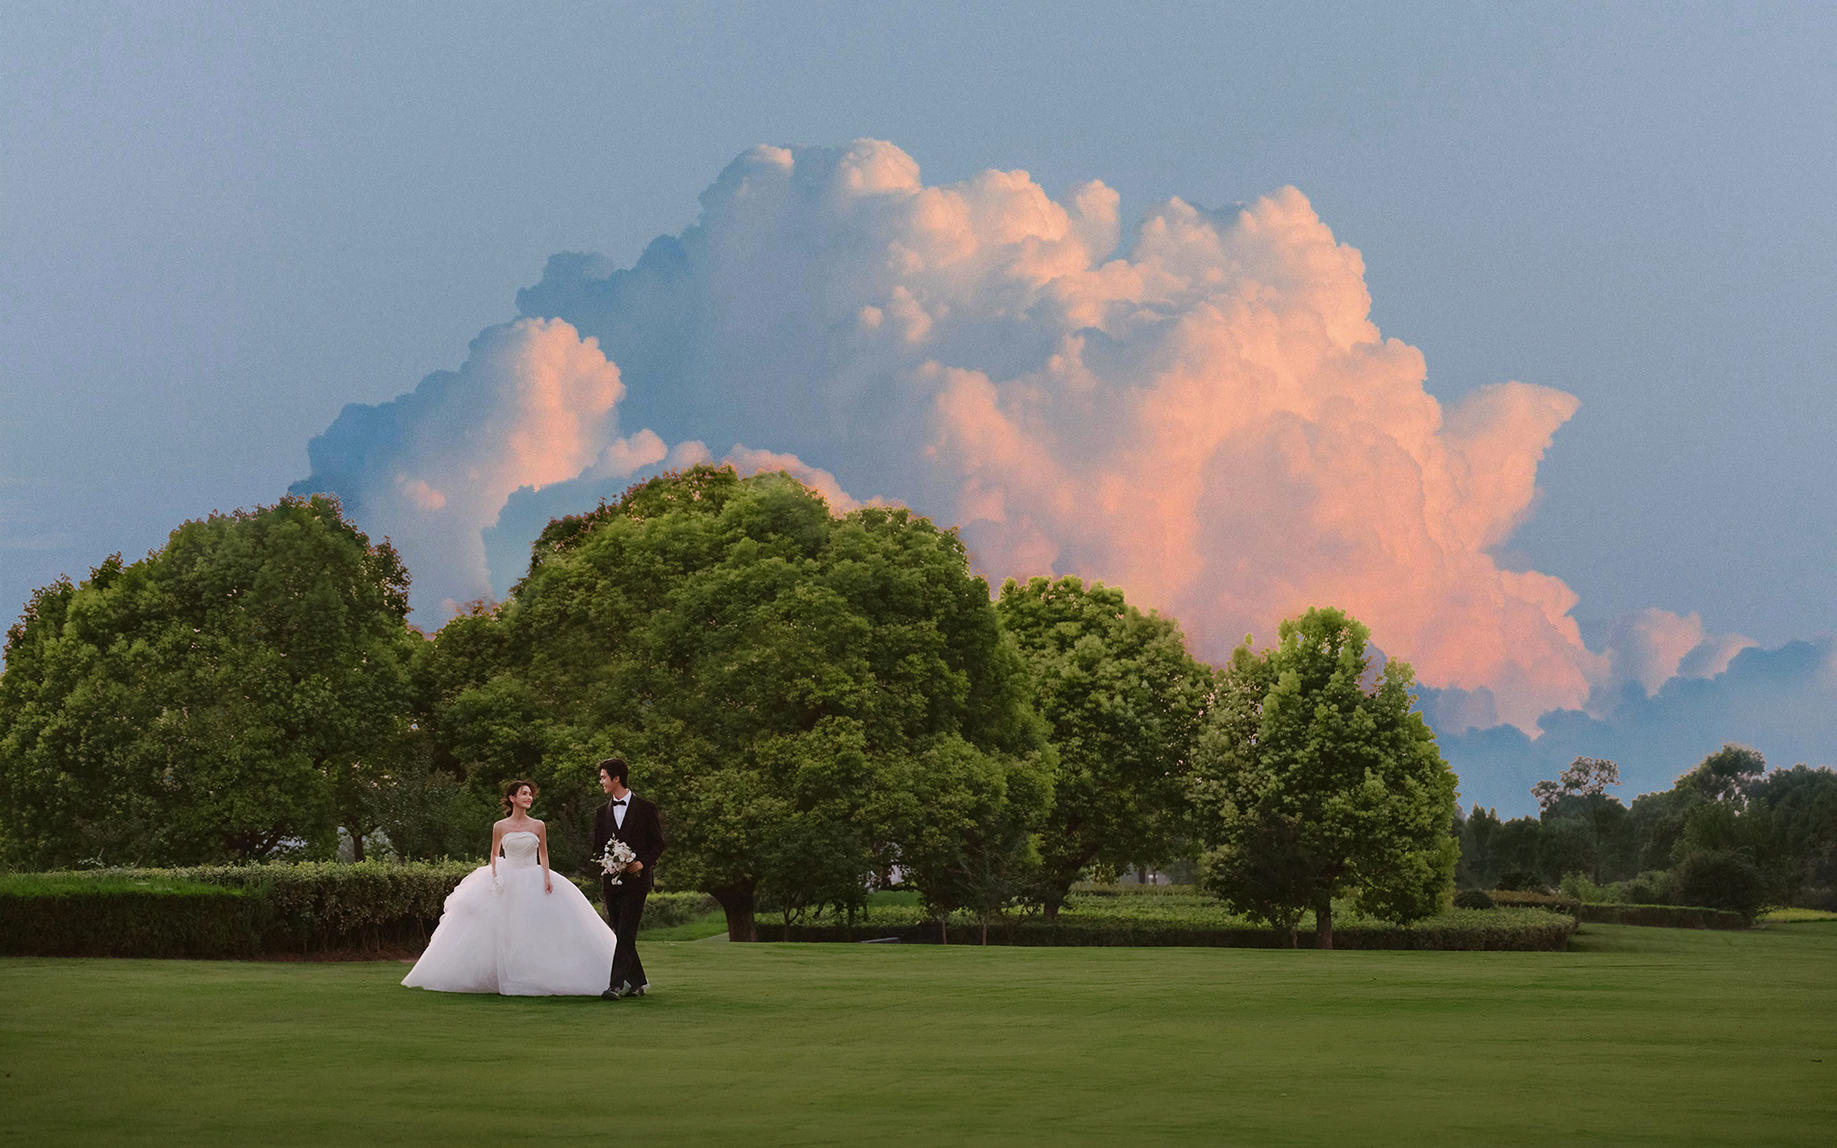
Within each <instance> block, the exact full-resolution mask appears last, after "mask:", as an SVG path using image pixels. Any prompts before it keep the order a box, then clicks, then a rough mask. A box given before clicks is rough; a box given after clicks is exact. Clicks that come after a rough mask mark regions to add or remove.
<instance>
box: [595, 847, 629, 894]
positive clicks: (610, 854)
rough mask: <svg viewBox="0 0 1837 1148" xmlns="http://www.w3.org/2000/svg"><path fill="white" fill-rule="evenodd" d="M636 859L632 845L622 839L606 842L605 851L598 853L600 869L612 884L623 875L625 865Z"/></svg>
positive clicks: (617, 881) (615, 883)
mask: <svg viewBox="0 0 1837 1148" xmlns="http://www.w3.org/2000/svg"><path fill="white" fill-rule="evenodd" d="M637 859H638V855H637V854H636V853H634V852H632V847H631V846H629V845H627V844H625V842H623V841H608V842H606V852H605V853H603V854H601V855H600V858H599V862H600V871H601V872H602V873H604V874H606V877H607V880H608V881H609V882H610V883H611V884H614V885H617V884H618V883H619V881H620V880H621V879H622V878H623V877H624V876H625V866H627V865H629V864H631V863H632V862H633V861H636V860H637Z"/></svg>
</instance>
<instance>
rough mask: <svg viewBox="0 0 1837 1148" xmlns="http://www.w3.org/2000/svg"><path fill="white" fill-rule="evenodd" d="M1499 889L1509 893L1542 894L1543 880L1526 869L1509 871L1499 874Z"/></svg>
mask: <svg viewBox="0 0 1837 1148" xmlns="http://www.w3.org/2000/svg"><path fill="white" fill-rule="evenodd" d="M1499 888H1501V889H1504V890H1505V891H1506V892H1508V893H1541V892H1543V891H1544V882H1543V878H1541V877H1539V876H1538V875H1537V874H1535V873H1532V872H1529V871H1528V870H1524V869H1507V870H1506V871H1505V872H1503V873H1501V874H1499Z"/></svg>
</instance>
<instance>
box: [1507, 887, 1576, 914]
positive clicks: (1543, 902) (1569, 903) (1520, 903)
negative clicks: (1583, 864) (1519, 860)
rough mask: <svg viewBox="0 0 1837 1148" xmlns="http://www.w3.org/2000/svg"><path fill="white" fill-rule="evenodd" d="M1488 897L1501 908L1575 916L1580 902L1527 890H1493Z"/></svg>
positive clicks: (1571, 898)
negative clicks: (1534, 910)
mask: <svg viewBox="0 0 1837 1148" xmlns="http://www.w3.org/2000/svg"><path fill="white" fill-rule="evenodd" d="M1490 896H1491V897H1492V899H1493V903H1494V904H1495V905H1498V906H1500V907H1502V908H1504V907H1513V908H1528V909H1549V910H1550V911H1551V912H1554V913H1568V914H1569V915H1570V916H1574V915H1575V911H1576V910H1577V909H1578V908H1580V907H1581V904H1582V903H1581V902H1580V901H1577V900H1576V899H1575V898H1573V897H1564V896H1560V895H1558V894H1555V893H1544V892H1540V891H1534V890H1529V889H1494V890H1493V891H1492V893H1491V894H1490Z"/></svg>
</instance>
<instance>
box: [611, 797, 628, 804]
mask: <svg viewBox="0 0 1837 1148" xmlns="http://www.w3.org/2000/svg"><path fill="white" fill-rule="evenodd" d="M613 804H614V805H624V804H625V799H624V798H623V797H621V798H619V799H618V800H617V801H615V802H613Z"/></svg>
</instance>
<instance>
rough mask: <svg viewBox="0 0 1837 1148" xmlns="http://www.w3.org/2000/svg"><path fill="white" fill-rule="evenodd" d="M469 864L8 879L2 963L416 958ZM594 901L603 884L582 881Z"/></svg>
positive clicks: (672, 899) (686, 901) (0, 887)
mask: <svg viewBox="0 0 1837 1148" xmlns="http://www.w3.org/2000/svg"><path fill="white" fill-rule="evenodd" d="M474 867H475V866H474V865H472V864H470V863H467V862H462V861H442V862H416V863H408V864H401V863H394V862H380V861H364V862H358V863H356V864H350V863H337V862H300V863H290V864H270V865H250V866H200V867H196V868H190V869H115V870H97V871H89V872H81V873H47V874H15V875H9V876H6V877H0V955H8V956H95V957H194V958H230V957H258V956H277V955H286V954H298V955H307V956H310V955H315V954H320V955H323V954H334V953H336V954H345V953H358V954H363V953H378V952H382V951H384V950H391V951H401V950H411V951H418V950H419V949H420V948H421V947H422V946H424V945H425V944H426V943H427V938H428V937H429V936H430V935H431V934H432V933H433V930H434V926H435V925H437V924H438V923H439V920H440V913H441V909H442V906H443V905H444V903H445V901H446V897H447V894H448V893H450V892H452V890H453V886H455V885H457V884H458V883H459V881H460V879H461V878H462V877H464V876H465V875H466V874H467V873H469V872H471V871H472V869H473V868H474ZM576 884H578V885H580V886H581V887H582V890H583V891H584V892H586V893H587V894H588V896H589V898H590V899H591V900H593V901H595V902H596V903H597V901H598V900H599V896H598V894H599V887H598V884H597V882H593V881H591V880H585V881H577V882H576ZM713 907H714V901H713V899H712V898H710V897H708V896H707V895H705V894H702V893H653V894H652V895H651V897H650V899H649V900H648V901H647V902H646V903H645V913H644V916H645V924H646V926H651V927H664V926H668V925H674V924H680V923H682V922H684V921H689V920H693V919H695V918H696V917H698V916H701V915H702V914H703V913H705V912H707V911H708V910H709V909H711V908H713Z"/></svg>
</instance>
